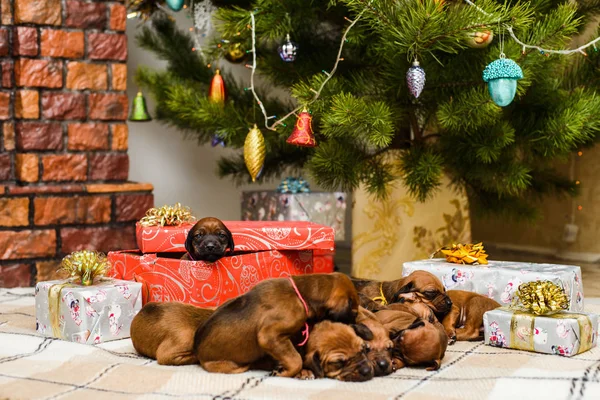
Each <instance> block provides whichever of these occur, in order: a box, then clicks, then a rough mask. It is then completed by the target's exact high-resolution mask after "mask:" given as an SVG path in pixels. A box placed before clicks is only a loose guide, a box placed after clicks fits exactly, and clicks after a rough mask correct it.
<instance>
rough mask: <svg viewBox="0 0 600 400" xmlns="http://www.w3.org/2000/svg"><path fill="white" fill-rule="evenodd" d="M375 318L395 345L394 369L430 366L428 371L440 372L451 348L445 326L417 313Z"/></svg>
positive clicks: (385, 313) (393, 312)
mask: <svg viewBox="0 0 600 400" xmlns="http://www.w3.org/2000/svg"><path fill="white" fill-rule="evenodd" d="M375 315H376V316H377V319H379V321H381V323H382V324H383V326H385V327H386V328H387V329H388V330H389V331H390V339H392V341H393V342H394V349H393V353H392V362H393V366H394V369H400V368H403V367H405V366H407V365H427V366H428V368H427V370H428V371H434V370H437V369H439V368H440V366H441V363H442V358H444V354H445V353H446V347H447V345H448V337H447V336H446V332H445V331H444V327H443V326H442V324H440V323H439V322H438V321H437V320H435V319H434V323H431V322H429V321H426V320H423V319H421V318H420V317H419V316H418V315H417V314H416V313H415V312H406V311H397V310H382V311H379V312H377V314H375Z"/></svg>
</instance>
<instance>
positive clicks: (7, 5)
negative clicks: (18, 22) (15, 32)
mask: <svg viewBox="0 0 600 400" xmlns="http://www.w3.org/2000/svg"><path fill="white" fill-rule="evenodd" d="M0 14H2V19H1V20H0V23H2V25H12V23H13V12H12V6H11V0H2V3H1V5H0Z"/></svg>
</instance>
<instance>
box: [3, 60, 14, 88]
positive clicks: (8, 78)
mask: <svg viewBox="0 0 600 400" xmlns="http://www.w3.org/2000/svg"><path fill="white" fill-rule="evenodd" d="M12 78H13V62H12V60H3V61H2V87H5V88H11V87H13V82H12Z"/></svg>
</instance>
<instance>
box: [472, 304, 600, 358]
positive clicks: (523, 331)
mask: <svg viewBox="0 0 600 400" xmlns="http://www.w3.org/2000/svg"><path fill="white" fill-rule="evenodd" d="M483 326H484V337H485V344H488V345H490V346H495V347H507V348H511V349H517V350H526V351H535V352H536V353H546V354H556V355H560V356H565V357H571V356H574V355H576V354H579V353H583V352H586V351H588V350H589V349H591V348H592V347H596V343H597V341H598V340H597V339H598V338H597V336H598V315H597V314H584V313H570V312H560V313H556V314H552V315H534V314H531V313H527V312H522V311H514V310H511V309H509V308H508V307H501V308H497V309H495V310H492V311H488V312H486V313H485V314H484V315H483Z"/></svg>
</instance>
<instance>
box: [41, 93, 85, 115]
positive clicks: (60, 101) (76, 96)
mask: <svg viewBox="0 0 600 400" xmlns="http://www.w3.org/2000/svg"><path fill="white" fill-rule="evenodd" d="M42 115H43V116H44V118H46V119H59V120H65V119H68V120H73V119H79V120H81V119H85V117H86V110H85V95H84V94H82V93H56V92H49V93H44V94H42Z"/></svg>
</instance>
